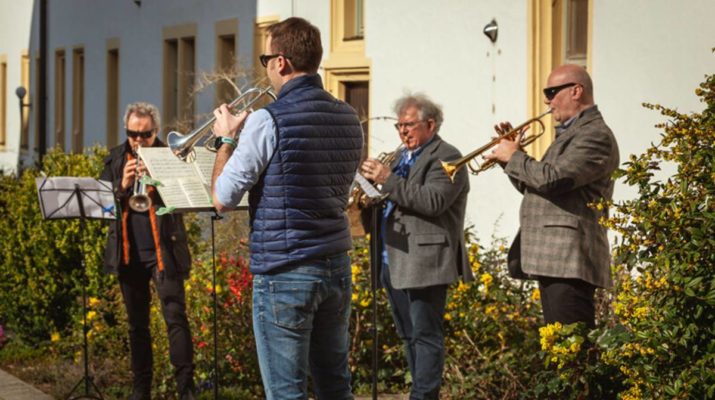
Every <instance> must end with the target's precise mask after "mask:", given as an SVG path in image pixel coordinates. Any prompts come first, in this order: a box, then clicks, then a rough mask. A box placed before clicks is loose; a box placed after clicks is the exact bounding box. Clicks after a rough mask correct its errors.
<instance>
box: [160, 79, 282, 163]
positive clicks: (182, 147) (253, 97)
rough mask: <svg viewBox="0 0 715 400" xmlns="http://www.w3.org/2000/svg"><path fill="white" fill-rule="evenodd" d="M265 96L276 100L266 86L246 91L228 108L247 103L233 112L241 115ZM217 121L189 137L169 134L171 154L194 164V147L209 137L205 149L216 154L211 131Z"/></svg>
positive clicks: (200, 128)
mask: <svg viewBox="0 0 715 400" xmlns="http://www.w3.org/2000/svg"><path fill="white" fill-rule="evenodd" d="M263 96H269V97H270V98H271V99H273V100H274V101H275V100H276V95H275V94H273V92H272V89H271V87H270V86H266V87H264V88H257V87H254V88H250V89H248V90H246V91H245V92H243V93H242V94H241V95H240V96H238V97H236V98H235V99H234V100H233V101H232V102H231V103H230V104H229V105H228V108H229V109H233V107H235V106H236V105H238V104H239V103H241V102H246V104H245V105H244V106H243V107H242V108H240V109H239V110H237V111H235V112H233V114H234V115H237V114H240V113H242V112H244V111H246V110H248V109H250V108H251V106H253V105H254V104H255V103H256V102H257V101H258V100H260V99H261V98H262V97H263ZM215 121H216V117H215V116H214V117H211V119H209V120H208V121H206V122H204V123H203V124H202V125H201V126H199V127H198V128H196V129H194V130H193V131H191V132H190V133H189V134H187V135H182V134H181V133H179V132H175V131H172V132H169V134H168V135H167V137H166V140H167V142H168V143H169V148H170V149H171V152H172V153H174V155H175V156H177V157H178V158H179V159H180V160H181V161H185V162H188V163H191V162H194V160H195V159H196V152H195V151H194V146H195V145H196V143H197V142H198V141H199V140H201V139H203V138H204V137H207V139H206V141H205V142H204V147H206V149H208V150H209V151H212V152H216V150H217V149H216V147H215V145H214V140H213V139H214V135H213V134H211V129H210V128H211V127H212V126H213V124H214V122H215Z"/></svg>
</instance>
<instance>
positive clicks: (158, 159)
mask: <svg viewBox="0 0 715 400" xmlns="http://www.w3.org/2000/svg"><path fill="white" fill-rule="evenodd" d="M196 150H197V151H196V155H197V159H198V158H201V160H203V163H202V164H199V162H198V161H197V162H194V163H186V162H183V161H181V160H180V159H179V158H178V157H176V156H175V155H174V154H173V153H172V152H171V149H169V148H168V147H147V148H143V147H142V148H140V149H139V156H140V157H141V159H142V161H143V162H144V164H145V165H146V168H147V170H148V171H149V175H150V176H151V177H152V178H153V179H155V180H157V181H159V182H160V183H161V184H160V185H158V186H157V187H156V189H157V190H158V191H159V195H160V196H161V199H162V200H163V201H164V204H165V205H166V207H169V208H171V207H174V208H175V209H177V210H186V209H211V208H213V204H211V196H210V191H209V184H210V179H211V175H210V173H209V175H208V180H206V179H204V177H203V176H202V173H201V172H200V169H199V165H201V166H202V167H203V168H208V167H206V166H205V164H208V163H209V161H208V160H209V158H210V157H211V156H213V158H215V155H214V154H213V153H211V152H209V151H208V150H206V149H204V148H197V149H196ZM205 153H209V154H208V155H207V154H205ZM210 164H211V167H212V168H213V160H212V159H211V161H210ZM197 211H198V210H197Z"/></svg>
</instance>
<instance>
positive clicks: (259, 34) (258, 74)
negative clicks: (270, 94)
mask: <svg viewBox="0 0 715 400" xmlns="http://www.w3.org/2000/svg"><path fill="white" fill-rule="evenodd" d="M278 20H279V18H278V17H277V16H271V17H263V18H257V19H256V30H255V33H254V37H253V71H254V78H255V80H256V82H257V83H258V84H259V85H261V86H265V85H268V84H269V83H268V77H267V76H266V69H265V68H263V66H262V65H261V62H260V61H259V60H258V56H260V55H261V54H263V50H264V49H263V46H265V44H266V38H267V37H268V33H267V32H266V31H267V30H268V27H269V26H271V25H273V24H275V23H276V22H278Z"/></svg>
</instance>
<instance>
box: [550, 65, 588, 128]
mask: <svg viewBox="0 0 715 400" xmlns="http://www.w3.org/2000/svg"><path fill="white" fill-rule="evenodd" d="M546 86H547V87H546V88H545V89H544V96H545V97H544V103H546V105H548V106H549V108H550V109H551V113H552V115H553V117H554V119H555V120H556V121H558V122H561V123H563V122H565V121H568V120H569V119H570V118H572V117H574V116H576V115H578V114H579V113H580V112H581V111H583V110H585V109H587V108H589V107H591V106H593V104H594V103H593V83H592V82H591V77H590V76H588V72H586V70H585V69H584V68H583V67H581V66H578V65H573V64H566V65H562V66H560V67H557V68H555V69H554V70H553V71H551V74H550V75H549V79H548V80H547V81H546Z"/></svg>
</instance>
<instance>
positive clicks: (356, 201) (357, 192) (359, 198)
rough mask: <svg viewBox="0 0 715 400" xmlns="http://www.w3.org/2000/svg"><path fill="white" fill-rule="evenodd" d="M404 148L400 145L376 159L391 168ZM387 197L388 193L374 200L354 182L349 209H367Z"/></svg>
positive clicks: (349, 199)
mask: <svg viewBox="0 0 715 400" xmlns="http://www.w3.org/2000/svg"><path fill="white" fill-rule="evenodd" d="M403 147H404V144H402V143H400V145H399V146H397V148H396V149H395V150H394V151H391V152H382V153H380V154H379V155H378V156H377V157H376V159H377V161H379V162H380V164H384V165H387V166H388V167H389V166H390V165H391V164H392V163H393V161H395V159H396V158H397V155H398V154H400V151H402V148H403ZM385 197H387V193H383V194H382V195H381V196H380V197H378V198H372V197H370V196H368V195H367V194H366V193H365V191H364V190H363V189H362V186H360V184H359V183H358V182H357V181H353V185H352V187H351V188H350V197H349V198H348V208H350V207H352V206H357V207H358V209H363V208H367V207H370V206H372V205H373V204H375V203H379V202H380V201H382V200H384V199H385Z"/></svg>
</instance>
